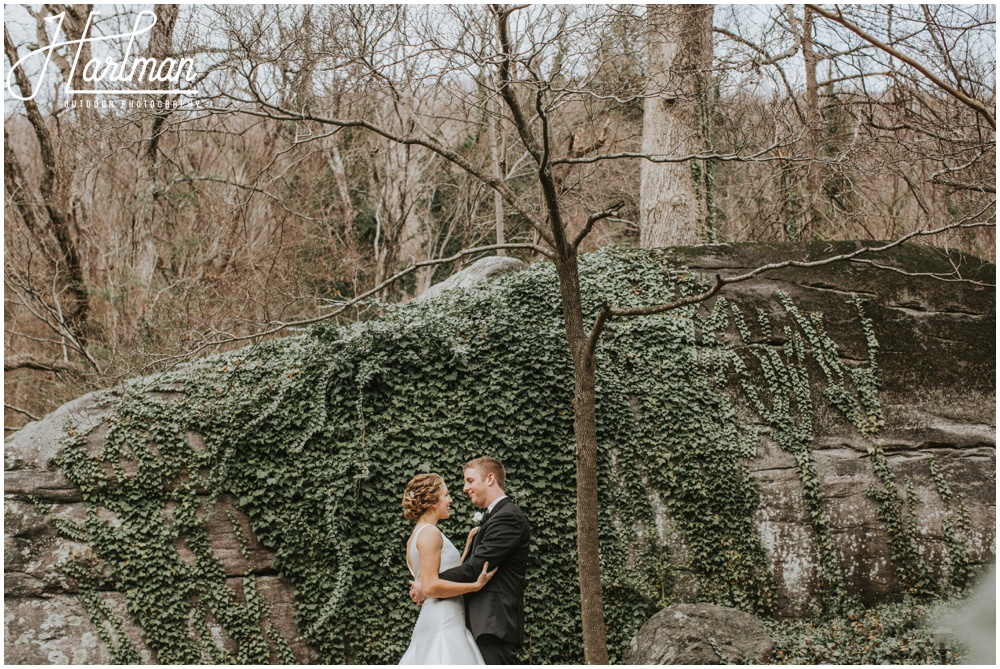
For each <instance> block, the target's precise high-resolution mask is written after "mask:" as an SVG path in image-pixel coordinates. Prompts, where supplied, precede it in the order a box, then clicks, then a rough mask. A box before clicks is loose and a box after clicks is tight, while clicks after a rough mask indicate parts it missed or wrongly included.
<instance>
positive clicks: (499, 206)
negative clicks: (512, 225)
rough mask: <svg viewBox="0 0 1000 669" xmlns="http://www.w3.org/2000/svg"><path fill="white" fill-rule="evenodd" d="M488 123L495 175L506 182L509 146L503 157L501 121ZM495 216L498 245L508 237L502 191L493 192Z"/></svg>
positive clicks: (499, 252)
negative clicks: (504, 220) (505, 228)
mask: <svg viewBox="0 0 1000 669" xmlns="http://www.w3.org/2000/svg"><path fill="white" fill-rule="evenodd" d="M494 106H495V107H496V108H497V110H498V111H499V108H500V104H499V103H498V102H495V103H494ZM487 122H488V123H489V124H490V154H491V156H492V158H493V175H494V176H495V177H496V178H497V179H498V180H501V181H502V180H504V179H506V178H507V146H506V142H504V147H503V148H504V150H503V155H502V156H501V152H500V146H499V144H500V141H499V139H498V137H497V136H498V135H499V134H500V131H501V128H500V119H499V118H496V119H491V118H489V117H487ZM493 215H494V217H495V219H496V237H497V241H496V243H497V244H505V243H506V241H505V240H506V235H505V234H504V223H503V196H502V195H500V191H497V190H494V191H493ZM497 255H498V256H503V255H507V252H506V251H504V250H502V249H501V250H500V251H497Z"/></svg>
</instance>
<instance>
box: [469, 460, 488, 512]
mask: <svg viewBox="0 0 1000 669" xmlns="http://www.w3.org/2000/svg"><path fill="white" fill-rule="evenodd" d="M488 489H489V484H488V483H487V481H486V479H484V478H483V475H482V474H481V473H480V472H479V470H478V469H473V468H472V467H469V468H468V469H466V470H465V485H464V486H463V487H462V492H464V493H465V494H466V495H468V496H469V501H471V502H472V504H473V506H478V507H479V508H481V509H482V508H486V507H487V506H489V505H488V504H487V503H486V499H487V496H488V492H487V491H488Z"/></svg>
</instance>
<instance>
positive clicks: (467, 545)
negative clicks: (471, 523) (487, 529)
mask: <svg viewBox="0 0 1000 669" xmlns="http://www.w3.org/2000/svg"><path fill="white" fill-rule="evenodd" d="M478 531H479V528H478V527H473V528H472V531H471V532H469V538H468V539H466V540H465V550H463V551H462V559H461V560H459V562H465V558H466V557H467V556H468V555H469V549H470V548H472V537H474V536H476V532H478Z"/></svg>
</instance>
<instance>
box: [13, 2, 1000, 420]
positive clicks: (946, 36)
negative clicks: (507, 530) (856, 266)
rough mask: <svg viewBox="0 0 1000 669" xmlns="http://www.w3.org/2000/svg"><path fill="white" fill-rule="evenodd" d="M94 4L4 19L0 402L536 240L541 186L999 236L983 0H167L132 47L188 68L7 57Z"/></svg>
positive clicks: (63, 387) (290, 318)
mask: <svg viewBox="0 0 1000 669" xmlns="http://www.w3.org/2000/svg"><path fill="white" fill-rule="evenodd" d="M91 9H92V8H91V6H88V5H72V6H62V5H45V6H44V7H41V8H38V7H37V6H32V7H27V8H11V9H10V11H8V12H7V18H6V19H5V21H6V25H5V32H4V47H5V54H6V60H5V63H6V66H5V73H12V74H13V75H14V76H12V77H10V78H9V87H8V93H7V98H6V104H5V125H4V188H5V197H6V204H5V208H4V226H5V236H4V249H5V253H6V262H5V265H4V283H5V302H4V319H5V331H4V344H5V351H4V354H5V362H4V369H5V375H4V386H5V392H6V394H5V412H4V418H5V429H6V430H7V431H8V432H9V431H10V430H13V429H17V428H18V427H20V426H21V425H23V424H24V423H25V422H26V421H28V420H30V419H32V418H35V417H41V416H43V415H45V414H46V413H48V412H49V411H51V410H53V409H54V408H56V407H57V406H59V405H60V404H61V403H63V402H65V401H67V400H69V399H71V398H73V397H74V396H77V395H79V394H81V393H83V392H86V391H89V390H93V389H96V388H103V387H108V386H112V385H114V384H115V383H117V382H119V381H121V380H123V379H125V378H129V377H132V376H136V375H141V374H148V373H152V372H154V371H156V370H161V369H165V368H168V367H169V366H171V365H176V364H178V363H180V362H183V361H186V360H189V359H191V358H192V357H197V356H200V355H205V354H208V353H211V352H213V351H217V350H221V349H226V348H232V347H236V346H243V345H246V344H247V343H251V342H252V341H254V340H255V338H257V336H264V335H263V334H262V333H273V334H269V335H266V336H280V335H281V334H287V333H289V332H293V331H294V327H291V328H290V327H287V326H288V325H289V324H294V323H297V322H301V321H308V320H310V319H314V318H318V317H323V316H325V315H330V316H331V317H336V318H342V319H355V318H363V317H364V316H365V313H366V309H370V308H371V304H370V303H367V302H362V303H358V304H352V305H351V306H350V308H348V309H343V306H344V302H346V301H348V300H351V299H352V298H354V297H355V296H357V295H360V294H363V293H365V292H368V291H372V292H373V297H377V298H380V299H382V300H389V301H401V300H405V299H408V298H410V297H413V296H415V295H418V294H419V293H421V292H422V291H423V290H425V289H426V288H427V287H428V286H429V285H430V284H431V283H432V282H433V281H435V280H440V279H441V278H443V277H444V276H446V275H448V274H449V273H451V272H453V271H455V270H456V269H457V268H458V266H459V265H460V263H462V262H467V261H469V260H473V259H475V257H476V256H475V255H467V256H463V258H462V259H461V260H457V261H453V262H449V263H439V264H427V265H426V266H423V267H420V268H419V269H417V270H416V271H413V272H411V273H409V274H407V275H406V276H405V277H404V278H402V279H400V280H398V281H392V282H387V280H388V279H390V278H391V277H393V276H394V275H396V274H397V273H399V272H401V271H403V270H405V269H406V268H407V267H410V266H412V265H413V264H414V263H416V262H422V261H428V260H433V259H437V258H443V257H447V256H450V255H454V254H456V253H457V252H459V251H461V250H463V249H468V248H473V247H481V246H490V245H507V246H510V248H508V249H506V250H501V251H500V252H501V253H508V254H513V255H517V256H519V257H522V258H524V259H526V260H532V259H541V258H543V252H544V251H545V249H547V248H553V247H554V245H553V244H552V242H553V240H551V239H547V238H546V235H547V233H546V230H547V229H548V228H546V227H545V226H546V225H547V223H546V217H547V216H550V215H551V212H552V211H554V210H553V209H552V206H551V205H552V203H553V202H558V212H559V215H561V217H562V225H563V226H564V229H565V230H566V235H567V236H568V238H569V239H579V241H580V244H579V249H580V251H588V250H592V249H595V248H598V247H600V246H603V245H606V244H611V243H618V244H626V245H639V244H642V245H645V246H654V245H673V244H694V243H705V242H732V241H783V240H805V239H820V240H824V239H830V240H839V239H875V240H893V239H898V238H899V237H901V236H903V235H905V234H908V233H913V232H916V231H930V230H935V229H941V228H947V230H946V231H945V232H942V233H940V234H936V235H926V236H924V235H921V236H920V239H919V240H916V241H919V242H920V243H929V244H934V245H938V246H942V247H948V248H951V249H959V250H961V251H964V252H968V253H971V254H974V255H977V256H979V257H982V258H985V259H988V260H990V261H995V227H994V220H995V184H996V172H995V166H996V143H995V135H996V131H995V125H996V124H995V104H996V87H995V86H996V84H995V75H996V54H995V7H994V6H985V5H984V6H971V5H963V6H950V5H933V6H923V5H908V6H884V5H865V6H846V5H844V6H833V5H823V6H817V7H811V6H802V5H795V6H791V5H789V6H778V5H774V6H772V5H767V6H764V5H762V6H725V5H717V6H712V5H701V6H685V5H676V6H652V5H651V6H649V7H644V6H641V5H632V6H605V5H597V6H593V5H592V6H586V7H574V6H533V7H522V8H512V7H506V8H490V7H487V6H460V7H444V6H436V7H425V6H419V5H411V6H372V5H354V6H351V5H341V6H319V5H315V6H274V5H271V6H265V7H250V6H243V5H228V6H223V7H213V6H181V7H178V6H175V5H158V6H156V9H155V13H156V18H157V21H156V24H155V25H154V26H153V28H152V30H151V31H150V32H148V33H146V34H144V35H143V36H140V37H138V38H137V41H136V46H135V47H133V50H132V57H135V56H136V55H137V54H140V55H144V56H146V57H153V58H158V59H160V60H163V59H166V58H174V59H180V58H182V57H189V58H191V59H192V60H193V61H194V63H195V70H196V71H197V78H196V79H195V80H194V81H186V80H185V81H183V82H182V83H183V85H184V87H187V88H191V89H197V90H198V95H197V96H182V95H169V94H164V95H161V94H152V93H150V92H149V90H148V89H150V88H152V87H153V85H152V84H150V83H149V82H142V81H140V80H135V81H132V82H131V83H130V85H131V86H132V87H133V88H134V89H136V91H137V92H142V91H143V89H147V90H146V92H145V93H144V94H142V95H135V94H132V95H105V96H95V95H93V94H90V93H89V92H88V93H86V94H84V93H71V92H67V83H69V84H72V85H71V89H72V90H74V91H81V90H84V91H86V90H87V89H92V88H98V89H99V88H107V85H106V82H94V81H87V80H86V78H85V77H83V76H82V72H81V70H80V68H77V69H76V70H75V71H74V69H73V56H74V54H75V53H76V49H75V46H66V45H63V46H57V47H56V48H55V49H54V50H53V52H52V58H51V61H50V63H49V64H48V66H47V68H48V69H47V71H46V76H45V77H44V78H40V77H39V76H38V73H39V71H40V70H41V64H40V60H41V59H37V60H35V61H32V62H33V63H34V65H32V66H29V65H25V66H24V67H22V68H15V70H14V71H13V72H12V64H13V63H15V62H17V61H18V60H19V59H21V58H22V57H24V56H26V55H27V54H28V53H29V52H30V51H33V50H36V49H39V48H42V47H44V46H46V44H48V43H49V42H50V41H53V40H55V41H66V40H74V39H79V38H80V36H81V35H82V34H83V33H84V31H86V32H87V34H88V35H90V36H107V35H114V34H117V33H127V32H128V31H129V30H131V28H132V26H133V24H134V23H135V19H136V16H137V13H138V11H139V10H138V9H134V8H130V7H118V6H116V8H115V11H114V12H111V11H109V10H108V8H107V6H102V8H101V11H102V13H101V14H100V15H99V16H96V17H94V21H93V23H92V24H90V25H88V23H87V18H88V16H89V14H90V11H91ZM15 10H17V11H15ZM61 12H65V15H64V18H63V22H62V24H61V25H62V32H63V35H62V36H60V37H58V38H56V37H55V36H54V34H53V33H54V30H53V28H54V23H53V22H52V21H49V22H48V23H46V21H45V19H46V17H53V16H56V15H58V14H59V13H61ZM147 23H148V21H147ZM46 31H48V32H46ZM127 42H128V40H123V39H118V40H103V41H100V42H94V43H86V44H85V47H84V48H83V49H81V53H82V55H81V62H83V61H87V60H89V59H90V58H91V57H99V58H102V59H103V58H105V57H108V58H112V59H113V60H116V61H121V60H123V59H124V58H125V57H126V54H125V49H126V46H127ZM29 64H30V63H29ZM12 93H18V94H19V95H18V96H17V97H21V98H30V97H31V96H32V94H34V97H33V98H32V99H29V100H26V101H20V100H18V99H15V97H14V96H13V95H12ZM102 100H103V101H105V102H107V103H109V104H102V103H100V102H98V104H94V103H95V101H102ZM129 100H132V101H138V100H142V101H143V102H144V103H145V104H147V105H152V106H151V107H145V108H144V107H139V108H136V107H134V106H133V107H131V108H130V107H125V108H122V101H129ZM192 101H193V102H192ZM177 102H186V103H187V104H185V105H183V106H180V107H176V108H174V107H173V105H174V103H177ZM157 103H159V104H161V107H160V109H157V108H156V106H155V105H156V104H157ZM536 140H537V141H536ZM543 163H544V164H545V165H546V169H548V170H549V172H548V177H547V178H546V179H547V180H546V179H542V180H541V181H540V179H539V174H540V172H539V170H540V167H539V166H540V165H542V164H543ZM555 241H556V242H558V240H555ZM494 252H495V251H494ZM382 284H385V285H384V286H382ZM380 286H381V287H380ZM373 289H376V290H374V291H373ZM334 314H336V315H334Z"/></svg>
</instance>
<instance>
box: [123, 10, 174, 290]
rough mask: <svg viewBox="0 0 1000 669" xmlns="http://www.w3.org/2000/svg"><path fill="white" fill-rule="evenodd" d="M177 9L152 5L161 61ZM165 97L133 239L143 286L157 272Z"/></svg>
mask: <svg viewBox="0 0 1000 669" xmlns="http://www.w3.org/2000/svg"><path fill="white" fill-rule="evenodd" d="M177 12H178V6H177V5H162V4H161V5H156V6H155V8H154V14H155V16H156V23H155V24H154V25H153V30H152V32H151V34H150V36H149V50H148V51H149V55H150V57H152V58H156V59H157V60H162V59H163V58H167V57H170V56H171V55H173V52H174V46H173V36H174V24H176V23H177ZM168 98H169V96H167V95H162V96H160V101H161V102H163V103H164V105H163V111H160V112H157V113H156V114H154V115H153V122H152V127H151V129H150V135H149V139H148V140H147V142H146V151H145V163H146V188H145V189H143V190H141V191H140V193H141V202H140V207H141V208H143V209H145V210H146V211H147V212H148V215H146V216H140V217H139V221H138V230H137V239H136V240H135V241H134V244H135V247H136V263H135V271H136V274H138V276H139V278H140V280H141V281H142V282H143V284H145V285H146V286H150V285H151V284H152V282H153V274H154V273H155V272H156V264H157V261H158V259H159V249H158V247H157V244H156V202H157V200H158V199H159V191H158V189H157V178H156V173H157V170H158V168H159V163H158V161H157V155H158V152H159V145H160V137H162V136H163V133H164V131H165V128H166V124H167V119H168V118H169V117H170V111H169V106H168V105H167V104H166V103H167V101H168ZM141 210H142V209H140V211H141Z"/></svg>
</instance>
